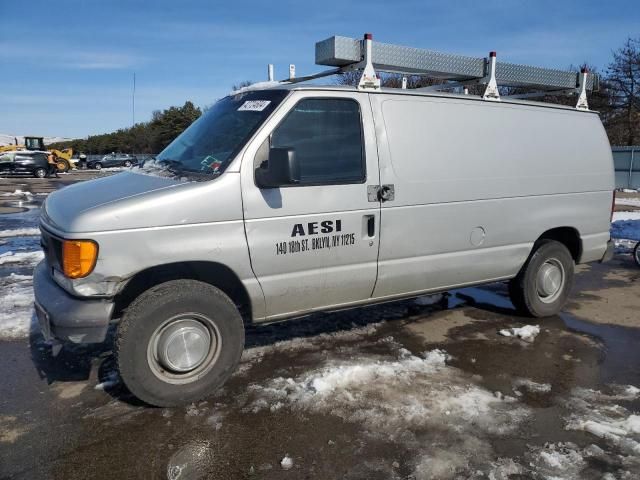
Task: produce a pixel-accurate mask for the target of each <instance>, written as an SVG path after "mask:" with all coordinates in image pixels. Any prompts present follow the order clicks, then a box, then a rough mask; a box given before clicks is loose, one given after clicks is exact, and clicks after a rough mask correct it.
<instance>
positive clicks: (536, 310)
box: [509, 240, 574, 317]
mask: <svg viewBox="0 0 640 480" xmlns="http://www.w3.org/2000/svg"><path fill="white" fill-rule="evenodd" d="M534 248H535V250H534V251H533V253H532V254H531V256H530V257H529V259H528V260H527V262H526V263H525V264H524V266H523V267H522V269H521V270H520V272H519V273H518V275H517V276H516V277H515V278H514V279H513V280H511V281H510V282H509V296H510V297H511V301H512V303H513V305H514V306H515V307H516V310H518V311H519V312H520V313H522V314H525V315H527V316H532V317H550V316H553V315H556V314H557V313H559V312H560V310H562V307H564V304H565V303H566V301H567V298H568V297H569V293H570V291H571V287H572V285H573V270H574V262H573V258H572V257H571V254H570V253H569V250H568V249H567V247H565V246H564V245H563V244H562V243H560V242H557V241H555V240H542V241H540V242H537V243H536V245H535V247H534Z"/></svg>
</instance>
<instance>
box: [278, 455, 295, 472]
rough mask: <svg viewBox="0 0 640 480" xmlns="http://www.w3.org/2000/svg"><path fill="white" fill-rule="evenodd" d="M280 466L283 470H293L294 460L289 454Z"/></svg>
mask: <svg viewBox="0 0 640 480" xmlns="http://www.w3.org/2000/svg"><path fill="white" fill-rule="evenodd" d="M280 466H281V467H282V469H283V470H291V468H292V467H293V459H292V458H291V457H290V456H289V454H286V455H285V456H284V458H283V459H282V460H281V461H280Z"/></svg>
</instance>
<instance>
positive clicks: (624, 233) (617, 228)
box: [611, 211, 640, 241]
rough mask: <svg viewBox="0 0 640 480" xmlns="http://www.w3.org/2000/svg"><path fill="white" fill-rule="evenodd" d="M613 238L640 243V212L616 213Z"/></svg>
mask: <svg viewBox="0 0 640 480" xmlns="http://www.w3.org/2000/svg"><path fill="white" fill-rule="evenodd" d="M611 237H613V238H617V239H630V240H637V241H640V211H636V212H614V213H613V221H612V223H611Z"/></svg>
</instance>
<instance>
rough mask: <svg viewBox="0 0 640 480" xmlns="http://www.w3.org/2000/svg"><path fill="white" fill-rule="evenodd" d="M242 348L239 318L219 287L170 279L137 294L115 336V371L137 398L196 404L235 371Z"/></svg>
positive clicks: (170, 404) (169, 404)
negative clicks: (116, 368) (116, 363)
mask: <svg viewBox="0 0 640 480" xmlns="http://www.w3.org/2000/svg"><path fill="white" fill-rule="evenodd" d="M243 347H244V327H243V323H242V317H241V316H240V314H239V312H238V309H237V308H236V306H235V305H234V304H233V302H232V301H231V300H230V299H229V297H227V296H226V295H225V294H224V293H223V292H222V291H220V290H219V289H217V288H215V287H213V286H212V285H209V284H207V283H203V282H199V281H195V280H173V281H169V282H166V283H162V284H160V285H157V286H155V287H153V288H151V289H149V290H147V291H146V292H144V293H143V294H142V295H140V296H139V297H138V298H137V299H136V300H135V301H134V302H133V303H132V304H131V306H130V307H129V308H128V309H127V311H126V313H125V315H124V317H123V318H122V321H121V322H120V325H119V326H118V334H117V338H116V356H117V362H118V370H119V373H120V377H121V378H122V381H123V382H124V384H125V385H126V386H127V388H128V389H129V390H130V391H131V393H133V394H134V395H135V396H136V397H138V398H139V399H140V400H142V401H144V402H146V403H149V404H151V405H155V406H159V407H174V406H180V405H186V404H189V403H191V402H195V401H197V400H200V399H202V398H205V397H206V396H208V395H210V394H212V393H213V392H214V391H215V390H216V389H217V388H219V387H220V386H221V385H222V384H223V383H224V382H225V381H226V380H227V378H229V376H230V375H231V374H232V373H233V371H234V370H235V368H236V366H237V365H238V362H239V361H240V356H241V355H242V350H243Z"/></svg>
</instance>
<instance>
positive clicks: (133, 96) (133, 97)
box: [131, 72, 136, 127]
mask: <svg viewBox="0 0 640 480" xmlns="http://www.w3.org/2000/svg"><path fill="white" fill-rule="evenodd" d="M135 125H136V72H133V92H132V94H131V126H132V127H134V126H135Z"/></svg>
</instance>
